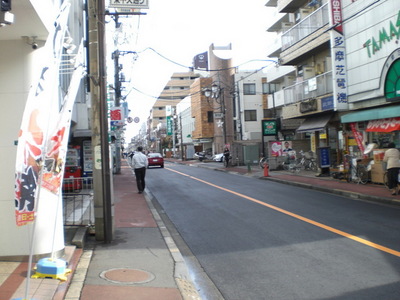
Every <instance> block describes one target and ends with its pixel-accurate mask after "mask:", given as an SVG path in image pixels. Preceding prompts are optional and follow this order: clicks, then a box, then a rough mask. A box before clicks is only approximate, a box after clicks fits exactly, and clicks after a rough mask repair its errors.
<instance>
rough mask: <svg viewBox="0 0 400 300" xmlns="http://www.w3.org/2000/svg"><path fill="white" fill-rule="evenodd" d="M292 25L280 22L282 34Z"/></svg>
mask: <svg viewBox="0 0 400 300" xmlns="http://www.w3.org/2000/svg"><path fill="white" fill-rule="evenodd" d="M293 25H294V24H293V23H291V22H282V23H281V27H282V32H285V31H287V30H289V29H290V28H292V27H293Z"/></svg>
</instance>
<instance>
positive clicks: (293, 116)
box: [267, 0, 348, 161]
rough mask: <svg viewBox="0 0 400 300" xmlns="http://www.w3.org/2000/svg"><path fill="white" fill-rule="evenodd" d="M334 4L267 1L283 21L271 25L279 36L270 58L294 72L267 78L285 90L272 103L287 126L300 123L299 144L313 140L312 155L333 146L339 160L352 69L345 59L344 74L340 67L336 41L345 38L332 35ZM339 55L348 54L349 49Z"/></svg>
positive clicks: (311, 143)
mask: <svg viewBox="0 0 400 300" xmlns="http://www.w3.org/2000/svg"><path fill="white" fill-rule="evenodd" d="M331 2H332V1H283V0H278V1H274V0H271V1H268V3H267V5H268V6H275V7H276V10H277V12H278V13H279V14H278V15H277V16H278V18H277V20H278V21H277V22H276V23H280V26H276V23H274V24H273V25H272V26H271V28H278V30H279V34H278V36H280V39H279V40H278V42H277V43H278V46H276V47H275V48H272V49H274V50H273V52H272V53H271V54H276V55H277V56H279V64H280V65H281V66H286V69H285V71H289V72H281V73H280V74H281V75H282V76H280V77H276V76H275V78H273V76H271V78H270V76H268V74H267V77H268V82H272V83H274V82H276V83H278V84H279V86H278V88H280V90H278V91H276V92H275V93H274V97H273V99H274V100H275V105H276V106H280V109H279V112H280V117H281V124H282V126H283V128H284V127H285V126H286V125H287V124H288V123H289V122H293V121H292V120H298V121H300V122H301V125H300V126H298V127H297V128H294V129H293V135H295V137H294V144H295V145H296V140H302V141H304V140H308V141H309V143H308V147H309V149H311V150H313V151H317V150H318V148H322V147H329V150H330V156H331V157H332V160H333V161H336V160H337V154H338V153H339V152H340V149H339V148H340V147H339V146H340V145H339V143H338V128H339V115H340V113H341V112H342V111H347V109H348V105H347V93H346V89H345V88H344V86H345V85H346V84H347V82H346V78H345V77H346V76H345V75H346V71H347V70H346V66H345V60H342V61H341V64H340V65H341V67H340V70H339V67H338V65H339V64H338V63H337V59H338V56H337V55H336V54H337V53H338V50H336V46H337V45H336V44H335V43H336V42H335V41H337V40H338V39H341V40H342V41H343V36H336V35H334V33H333V31H335V29H334V27H333V26H332V25H333V23H332V20H336V19H332V18H330V16H331V11H332V9H331ZM339 12H340V11H339ZM330 20H331V21H330ZM332 41H334V42H332ZM340 51H342V52H344V51H345V48H340ZM342 57H345V56H344V54H343V55H342ZM290 66H294V69H293V68H292V67H290ZM333 71H334V72H333ZM339 73H340V74H342V75H338V74H339ZM339 77H340V78H339ZM270 79H271V80H270ZM342 88H343V89H342ZM339 95H340V97H339ZM298 124H299V123H298ZM284 138H285V137H284ZM304 146H305V144H304V143H301V147H304ZM309 149H302V150H309ZM299 150H300V149H299Z"/></svg>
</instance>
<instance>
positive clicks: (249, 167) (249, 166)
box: [247, 162, 251, 173]
mask: <svg viewBox="0 0 400 300" xmlns="http://www.w3.org/2000/svg"><path fill="white" fill-rule="evenodd" d="M247 172H248V173H251V165H250V162H248V163H247Z"/></svg>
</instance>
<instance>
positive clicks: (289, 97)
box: [283, 71, 333, 105]
mask: <svg viewBox="0 0 400 300" xmlns="http://www.w3.org/2000/svg"><path fill="white" fill-rule="evenodd" d="M283 91H284V93H285V105H288V104H293V103H296V102H300V101H302V100H305V99H309V98H316V97H318V96H322V95H325V94H328V93H332V92H333V82H332V71H330V72H327V73H324V74H321V75H318V76H315V77H313V78H310V79H307V80H304V81H302V82H299V83H296V84H294V85H292V86H289V87H287V88H285V89H284V90H283Z"/></svg>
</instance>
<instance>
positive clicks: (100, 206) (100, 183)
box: [88, 0, 113, 243]
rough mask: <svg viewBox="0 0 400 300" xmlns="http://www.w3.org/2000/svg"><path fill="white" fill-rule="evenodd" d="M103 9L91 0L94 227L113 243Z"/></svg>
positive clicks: (90, 43) (90, 48)
mask: <svg viewBox="0 0 400 300" xmlns="http://www.w3.org/2000/svg"><path fill="white" fill-rule="evenodd" d="M104 13H105V7H104V1H102V0H100V1H96V0H89V1H88V18H89V22H88V23H89V25H88V29H89V76H90V78H91V80H90V96H91V102H92V128H91V129H92V148H93V153H94V158H93V192H94V193H93V194H94V195H93V196H94V215H95V229H96V240H99V241H104V242H105V243H110V242H111V241H112V239H113V215H112V211H113V210H112V206H113V199H112V197H111V195H112V185H111V171H110V150H109V144H108V118H107V103H106V100H107V99H106V68H105V43H104V35H105V28H104V26H105V17H104Z"/></svg>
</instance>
